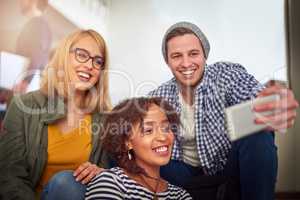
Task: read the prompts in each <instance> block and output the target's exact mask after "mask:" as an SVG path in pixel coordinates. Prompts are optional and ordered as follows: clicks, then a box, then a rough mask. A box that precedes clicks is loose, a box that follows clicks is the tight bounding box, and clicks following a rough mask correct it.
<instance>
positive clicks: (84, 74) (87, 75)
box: [78, 72, 91, 78]
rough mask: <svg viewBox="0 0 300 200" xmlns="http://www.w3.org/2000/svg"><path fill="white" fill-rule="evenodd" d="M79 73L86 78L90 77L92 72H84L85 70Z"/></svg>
mask: <svg viewBox="0 0 300 200" xmlns="http://www.w3.org/2000/svg"><path fill="white" fill-rule="evenodd" d="M78 75H79V76H82V77H84V78H90V76H91V75H90V74H87V73H84V72H78Z"/></svg>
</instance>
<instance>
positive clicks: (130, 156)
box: [127, 150, 132, 160]
mask: <svg viewBox="0 0 300 200" xmlns="http://www.w3.org/2000/svg"><path fill="white" fill-rule="evenodd" d="M127 155H128V159H129V160H132V155H131V153H130V150H128V153H127Z"/></svg>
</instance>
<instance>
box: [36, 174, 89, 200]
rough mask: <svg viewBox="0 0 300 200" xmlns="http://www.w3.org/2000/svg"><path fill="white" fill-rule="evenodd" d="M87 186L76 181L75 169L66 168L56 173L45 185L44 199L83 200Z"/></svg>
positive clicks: (42, 197)
mask: <svg viewBox="0 0 300 200" xmlns="http://www.w3.org/2000/svg"><path fill="white" fill-rule="evenodd" d="M85 190H86V186H85V185H83V184H81V183H80V182H77V181H75V178H74V177H73V171H71V170H66V171H61V172H58V173H57V174H55V175H54V176H53V177H52V178H51V179H50V180H49V182H48V184H47V185H46V186H45V187H44V189H43V191H42V195H41V199H42V200H82V199H84V195H85Z"/></svg>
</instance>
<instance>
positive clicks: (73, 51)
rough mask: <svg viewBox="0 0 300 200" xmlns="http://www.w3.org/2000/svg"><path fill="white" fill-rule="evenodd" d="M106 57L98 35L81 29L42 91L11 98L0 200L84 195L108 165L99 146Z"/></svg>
mask: <svg viewBox="0 0 300 200" xmlns="http://www.w3.org/2000/svg"><path fill="white" fill-rule="evenodd" d="M107 60H108V57H107V49H106V44H105V41H104V39H103V38H102V37H101V35H99V34H98V33H97V32H95V31H93V30H79V31H77V32H75V33H73V34H71V35H69V36H68V37H66V38H65V39H64V40H63V41H62V42H61V43H60V44H59V46H58V48H57V49H56V52H55V54H54V56H53V58H52V59H51V61H50V63H49V64H48V66H47V68H46V69H45V71H44V73H43V77H42V82H41V88H40V90H38V91H34V92H31V93H27V94H25V95H16V96H15V97H14V98H13V100H12V103H11V104H10V106H9V108H8V110H7V114H6V117H5V120H4V130H3V131H2V132H1V138H0V152H1V153H0V185H1V187H0V198H1V199H34V198H35V197H37V196H38V194H40V193H41V192H42V199H82V198H84V193H85V184H86V183H87V182H89V181H90V180H91V179H92V178H93V177H94V176H95V175H96V174H98V173H99V172H100V171H101V170H102V168H105V167H107V165H108V160H107V156H106V154H105V153H104V152H103V150H102V148H101V142H100V141H99V134H100V132H101V131H102V130H101V124H102V121H103V113H104V112H105V111H108V110H109V109H110V107H111V104H110V98H109V92H108V73H107V69H108V62H107ZM66 170H72V171H66Z"/></svg>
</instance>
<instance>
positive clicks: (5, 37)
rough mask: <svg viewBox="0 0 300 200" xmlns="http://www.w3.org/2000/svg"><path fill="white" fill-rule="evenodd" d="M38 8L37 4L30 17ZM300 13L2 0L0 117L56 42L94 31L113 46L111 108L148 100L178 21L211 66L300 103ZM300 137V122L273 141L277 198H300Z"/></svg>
mask: <svg viewBox="0 0 300 200" xmlns="http://www.w3.org/2000/svg"><path fill="white" fill-rule="evenodd" d="M33 2H38V3H39V6H38V9H33V10H31V11H30V6H29V5H30V4H31V3H33ZM26 5H27V7H26ZM26 9H27V10H26ZM299 9H300V1H299V0H264V1H261V0H252V1H245V0H242V1H241V0H210V1H207V0H185V1H180V0H163V1H162V0H49V1H44V0H0V52H1V57H0V61H1V65H0V87H1V88H0V89H1V95H2V97H3V96H4V97H3V98H2V100H1V98H0V102H1V104H0V110H1V111H2V112H1V113H2V115H1V117H3V114H4V113H5V109H6V101H7V100H8V99H7V98H5V97H7V96H10V95H11V94H10V91H11V89H12V88H14V89H15V90H17V91H19V92H26V91H30V90H34V89H37V88H38V87H39V73H40V71H41V70H42V69H43V67H44V65H45V64H44V63H46V62H47V61H48V59H49V58H50V57H51V54H52V53H53V51H54V49H55V46H56V45H57V43H58V42H59V41H60V40H61V39H62V38H63V37H64V36H66V35H67V34H69V33H71V32H73V31H74V30H76V29H78V28H84V29H87V28H92V29H95V30H96V31H98V32H99V33H101V34H102V35H103V36H104V38H105V40H106V41H107V43H108V47H109V53H110V68H111V69H112V70H111V72H110V89H111V97H112V101H113V103H114V104H115V103H117V102H118V101H120V100H122V99H124V98H126V97H131V96H139V95H145V94H147V93H148V92H149V91H150V90H152V89H154V88H156V87H157V86H158V85H159V84H161V83H162V82H164V81H167V80H169V79H170V78H171V73H170V72H169V69H168V67H167V65H166V64H165V63H164V60H163V57H162V54H161V40H162V37H163V34H164V32H165V31H166V30H167V28H168V27H169V26H170V25H172V24H173V23H175V22H178V21H190V22H193V23H195V24H197V25H198V26H199V27H200V28H201V29H202V31H203V32H204V33H205V34H206V36H207V37H208V39H209V41H210V44H211V52H210V56H209V58H208V60H207V62H208V63H209V64H210V63H213V62H216V61H231V62H238V63H241V64H242V65H243V66H244V67H245V68H246V69H247V70H248V71H249V72H250V73H251V74H253V75H254V76H255V77H256V78H257V79H258V80H259V81H260V82H262V83H266V82H267V81H269V80H271V79H275V80H280V81H282V82H283V83H285V84H287V85H288V86H290V87H291V88H292V89H293V91H294V93H295V95H296V97H297V99H298V100H300V81H299V79H298V77H299V76H300V56H299V53H300V49H299V48H300V22H299V19H300V13H299V12H298V13H297V12H296V11H297V10H298V11H299ZM29 49H30V50H29ZM31 49H33V50H31ZM37 49H38V50H37ZM28 51H29V52H28ZM36 55H37V56H36ZM30 66H31V67H30ZM28 69H31V71H30V70H28ZM26 70H27V71H26ZM31 72H34V73H31ZM24 74H25V75H24ZM299 132H300V119H299V117H298V119H297V122H296V124H295V127H294V128H292V129H291V130H289V131H288V133H285V134H277V136H276V143H277V144H278V152H279V176H278V182H277V192H278V194H277V196H278V198H282V199H284V198H285V199H287V198H290V199H296V198H299V199H300V172H299V171H300V170H299V169H300V157H299V156H298V155H300V147H299V145H298V143H300V135H299V134H298V133H299Z"/></svg>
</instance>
